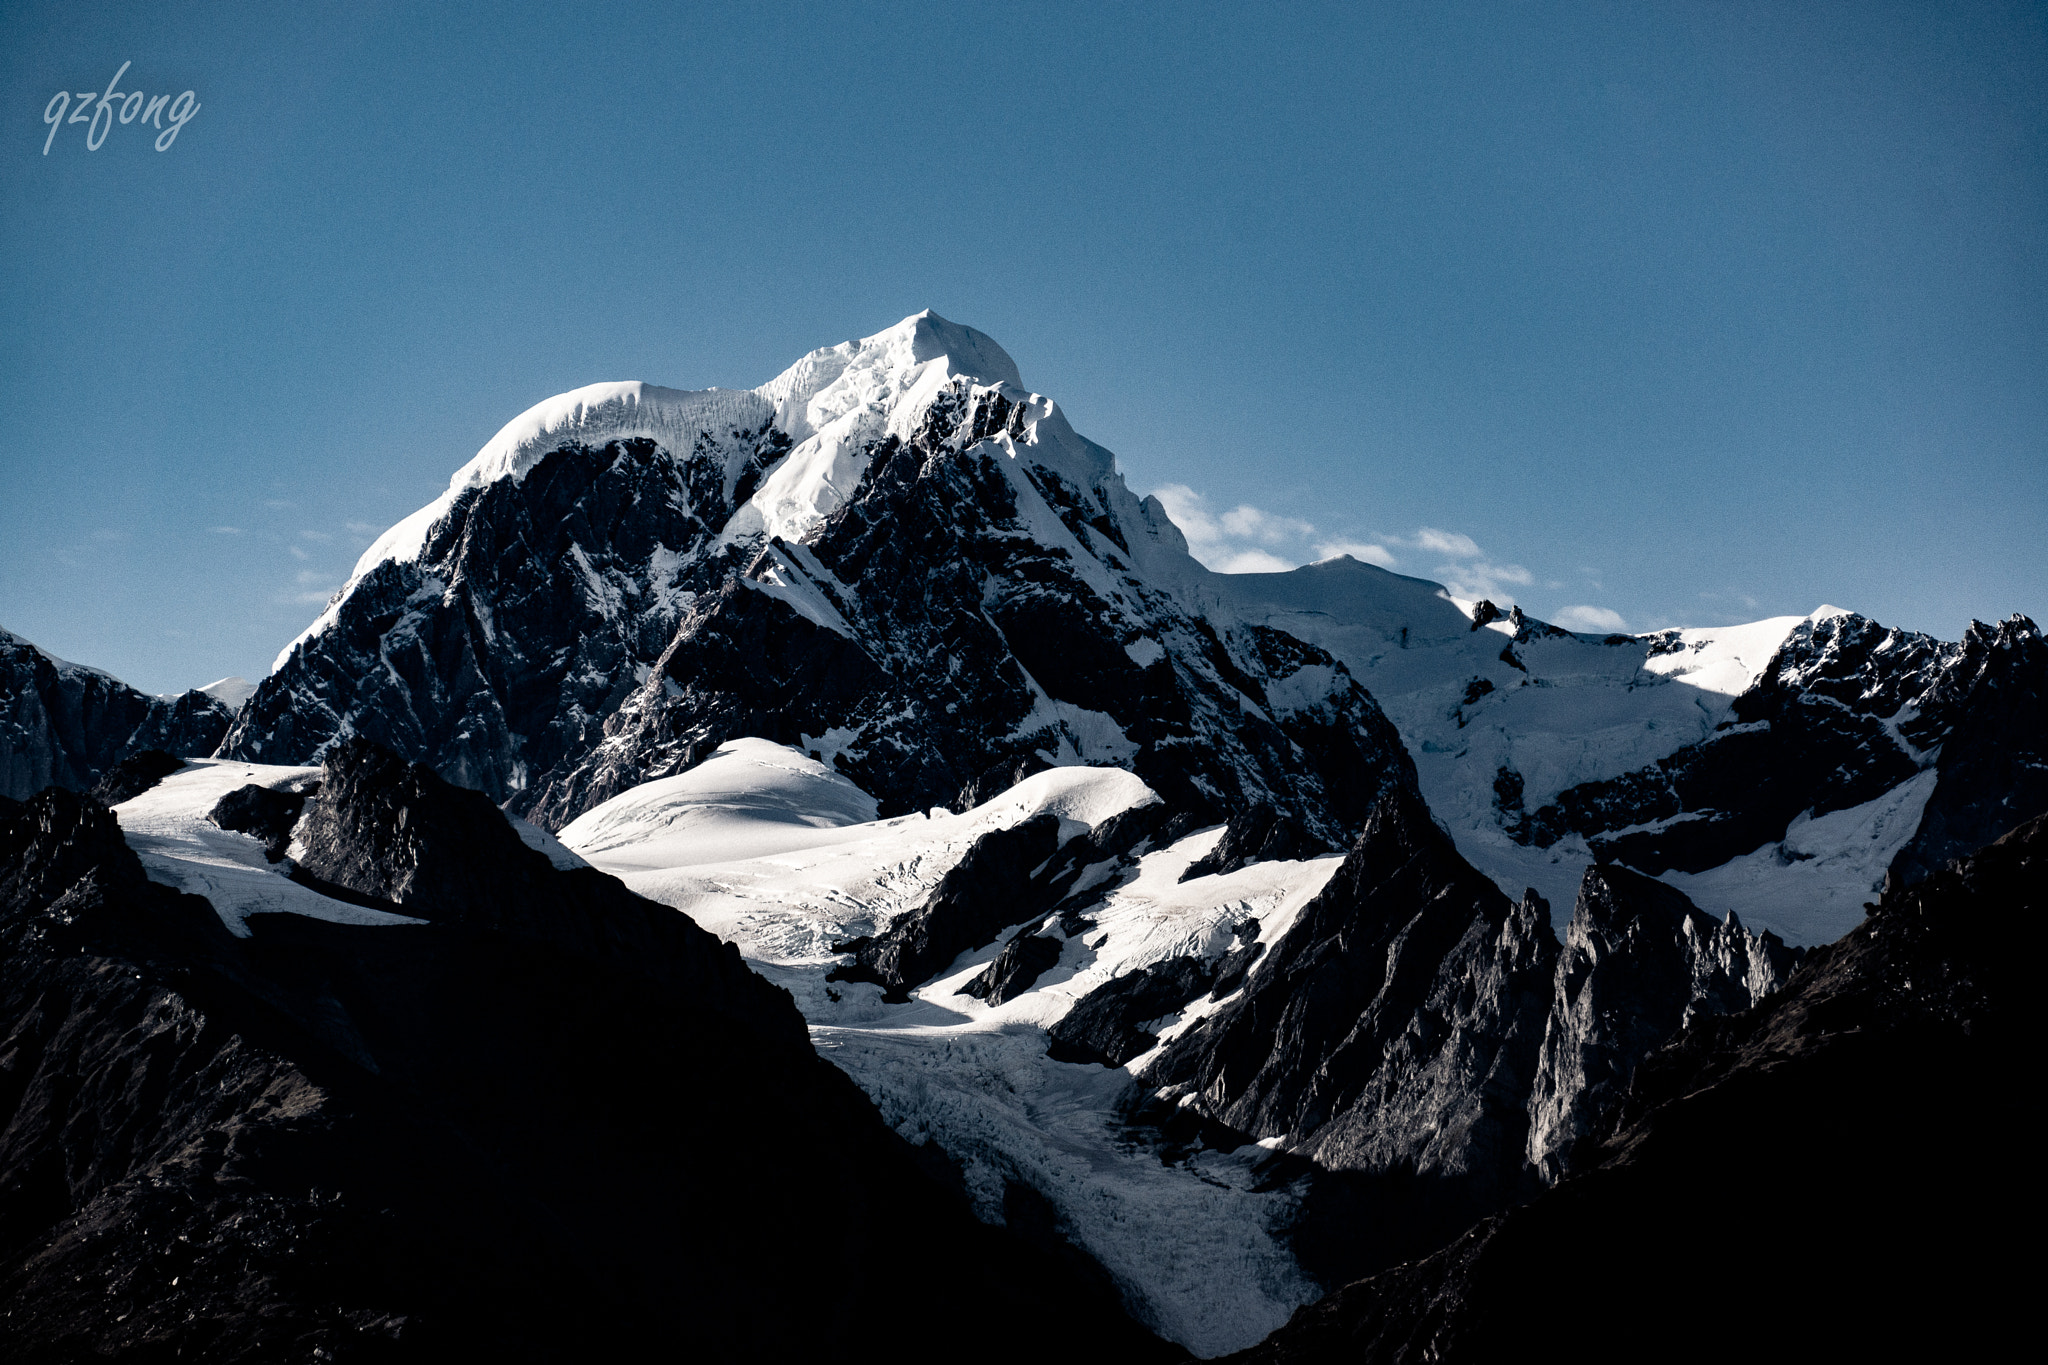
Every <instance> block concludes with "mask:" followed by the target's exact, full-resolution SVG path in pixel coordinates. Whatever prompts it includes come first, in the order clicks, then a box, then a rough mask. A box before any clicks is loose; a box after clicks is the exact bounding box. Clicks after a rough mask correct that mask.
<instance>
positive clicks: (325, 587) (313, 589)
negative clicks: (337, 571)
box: [282, 545, 341, 605]
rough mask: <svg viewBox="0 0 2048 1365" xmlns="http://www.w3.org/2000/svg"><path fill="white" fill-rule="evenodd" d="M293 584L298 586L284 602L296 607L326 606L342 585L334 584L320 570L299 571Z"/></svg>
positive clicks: (285, 597)
mask: <svg viewBox="0 0 2048 1365" xmlns="http://www.w3.org/2000/svg"><path fill="white" fill-rule="evenodd" d="M292 549H293V550H297V549H298V546H296V545H294V546H293V547H292ZM293 582H294V584H295V585H296V586H295V588H294V589H293V590H292V591H291V592H288V593H286V594H285V595H284V597H283V599H282V600H283V601H286V602H290V603H293V604H295V605H311V604H313V603H320V604H323V605H324V604H325V603H326V602H327V600H328V599H329V598H331V597H333V596H334V594H335V593H336V592H338V591H340V588H341V585H340V584H338V583H336V582H334V580H333V578H332V577H331V576H330V575H328V574H325V573H322V572H321V571H320V570H318V569H301V570H299V572H298V574H297V576H296V577H295V578H294V579H293Z"/></svg>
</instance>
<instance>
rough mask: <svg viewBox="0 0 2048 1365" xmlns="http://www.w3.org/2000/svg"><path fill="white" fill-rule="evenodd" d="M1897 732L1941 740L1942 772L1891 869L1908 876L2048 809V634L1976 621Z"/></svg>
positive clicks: (2017, 622)
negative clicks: (2046, 636)
mask: <svg viewBox="0 0 2048 1365" xmlns="http://www.w3.org/2000/svg"><path fill="white" fill-rule="evenodd" d="M1915 705H1916V707H1917V709H1918V710H1919V715H1918V716H1917V717H1914V718H1912V719H1910V720H1908V721H1906V722H1904V723H1903V724H1901V725H1900V727H1899V729H1900V731H1901V732H1902V733H1903V734H1905V735H1906V736H1907V737H1908V738H1909V739H1911V740H1912V741H1913V742H1914V743H1916V744H1918V745H1920V746H1921V747H1922V748H1923V749H1931V748H1933V747H1934V746H1935V745H1937V744H1938V745H1940V749H1941V756H1940V757H1939V758H1938V759H1937V760H1936V761H1935V765H1934V766H1935V769H1936V771H1937V772H1938V773H1939V774H1940V776H1939V778H1937V780H1936V782H1935V786H1934V794H1933V795H1932V796H1930V797H1929V798H1928V800H1927V808H1926V810H1925V811H1924V812H1923V813H1922V815H1921V817H1920V828H1919V830H1918V831H1917V832H1916V833H1915V834H1914V836H1913V840H1912V842H1911V843H1909V844H1907V845H1906V847H1904V848H1903V849H1901V850H1899V856H1898V857H1896V858H1894V859H1893V860H1892V866H1891V875H1892V876H1893V878H1895V879H1896V880H1898V881H1900V882H1905V883H1910V882H1916V881H1919V880H1920V879H1921V878H1923V877H1926V876H1929V875H1931V874H1932V873H1933V872H1934V871H1935V870H1936V869H1938V868H1940V867H1941V866H1942V865H1943V864H1945V863H1947V862H1949V861H1950V860H1951V859H1954V858H1960V857H1963V856H1965V855H1966V854H1969V853H1973V852H1975V851H1976V850H1977V849H1979V848H1982V847H1983V846H1984V845H1985V844H1987V843H1990V842H1991V841H1992V840H1994V839H1996V838H1998V837H1999V836H2000V835H2002V834H2004V833H2005V832H2006V831H2007V830H2010V829H2012V828H2014V827H2015V826H2016V825H2018V824H2019V823H2020V822H2021V821H2023V820H2027V819H2030V818H2032V817H2033V816H2035V815H2038V814H2040V813H2042V812H2043V811H2048V641H2043V640H2042V638H2041V632H2040V631H2039V630H2038V629H2037V628H2036V627H2035V625H2034V623H2033V622H2032V621H2029V620H2028V619H2027V618H2026V617H2024V616H2019V615H2014V616H2011V617H2009V618H2007V619H2006V620H2003V621H2000V622H1999V623H1998V624H1997V625H1996V626H1986V625H1983V624H1981V623H1979V622H1976V621H1972V622H1971V623H1970V628H1969V630H1968V631H1967V632H1965V634H1964V635H1963V642H1962V648H1961V651H1960V653H1959V655H1958V657H1957V658H1956V659H1955V661H1954V662H1953V663H1952V664H1950V665H1949V667H1948V668H1946V669H1945V670H1943V672H1942V674H1941V676H1940V677H1939V678H1938V679H1936V680H1935V683H1934V685H1933V686H1932V687H1930V688H1929V689H1928V690H1927V692H1926V693H1925V694H1923V695H1922V696H1921V697H1920V698H1919V700H1918V701H1917V702H1916V703H1915Z"/></svg>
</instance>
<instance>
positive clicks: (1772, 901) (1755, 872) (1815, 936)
mask: <svg viewBox="0 0 2048 1365" xmlns="http://www.w3.org/2000/svg"><path fill="white" fill-rule="evenodd" d="M1939 778H1940V774H1938V773H1937V772H1936V771H1935V770H1934V769H1932V768H1928V769H1925V770H1924V771H1922V772H1920V773H1917V774H1915V775H1914V776H1912V777H1909V778H1907V779H1906V780H1905V781H1904V782H1901V783H1900V784H1899V785H1898V786H1896V787H1893V788H1892V789H1891V790H1890V791H1888V792H1886V793H1885V794H1884V795H1882V796H1880V797H1878V798H1876V799H1875V800H1872V801H1866V802H1864V803H1863V804H1862V805H1860V806H1852V807H1850V808H1849V809H1847V810H1838V811H1830V812H1829V813H1828V814H1826V815H1823V816H1820V817H1819V818H1815V817H1814V814H1813V812H1812V811H1807V812H1805V813H1804V814H1802V815H1800V816H1799V817H1798V818H1797V819H1795V820H1794V821H1793V822H1792V823H1791V825H1790V826H1789V827H1788V828H1787V829H1786V831H1785V837H1784V838H1783V839H1782V840H1780V841H1779V842H1777V843H1774V844H1766V845H1765V846H1764V847H1762V848H1760V849H1757V850H1756V851H1755V852H1753V853H1749V854H1745V855H1744V856H1742V857H1740V858H1731V859H1730V860H1729V861H1727V862H1725V863H1723V864H1721V866H1719V867H1715V868H1709V869H1708V870H1707V871H1705V872H1696V873H1687V872H1666V873H1665V874H1664V875H1663V876H1662V877H1661V878H1659V880H1661V881H1663V882H1666V883H1668V884H1669V885H1672V886H1675V887H1677V888H1678V889H1679V890H1680V891H1683V892H1684V893H1685V894H1686V895H1687V896H1690V897H1691V898H1692V901H1693V903H1694V904H1695V905H1697V906H1699V907H1700V908H1701V909H1702V910H1706V911H1708V912H1710V913H1712V914H1715V915H1720V916H1726V915H1727V913H1728V912H1729V911H1730V910H1734V911H1736V912H1738V913H1739V914H1740V915H1741V916H1742V922H1743V923H1744V924H1747V925H1748V926H1749V927H1750V928H1751V929H1752V930H1756V929H1769V930H1771V931H1773V932H1774V933H1776V934H1777V935H1778V936H1779V937H1780V938H1782V939H1784V940H1785V941H1786V942H1787V943H1792V944H1820V943H1832V942H1834V941H1835V940H1836V939H1838V938H1840V937H1841V936H1842V935H1843V934H1846V933H1848V932H1849V931H1850V930H1851V929H1854V928H1855V927H1856V926H1857V925H1858V924H1859V923H1861V922H1862V920H1863V915H1864V910H1863V906H1864V903H1865V902H1867V901H1874V900H1876V899H1877V896H1878V893H1879V892H1880V891H1881V890H1882V889H1883V887H1884V874H1885V870H1886V869H1887V868H1889V867H1890V866H1891V863H1892V859H1893V858H1895V857H1897V856H1898V853H1899V850H1900V849H1902V848H1904V847H1905V846H1906V843H1907V841H1908V840H1910V839H1911V838H1912V837H1913V832H1914V831H1915V830H1917V829H1918V828H1920V816H1921V814H1922V813H1923V812H1924V811H1925V810H1926V808H1927V798H1928V797H1930V796H1931V795H1933V794H1934V787H1935V783H1936V782H1937V781H1938V780H1939Z"/></svg>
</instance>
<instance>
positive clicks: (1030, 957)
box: [960, 932, 1061, 1005]
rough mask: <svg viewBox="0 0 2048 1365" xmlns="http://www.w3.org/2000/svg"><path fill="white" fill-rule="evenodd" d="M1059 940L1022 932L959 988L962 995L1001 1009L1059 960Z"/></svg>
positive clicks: (1028, 988)
mask: <svg viewBox="0 0 2048 1365" xmlns="http://www.w3.org/2000/svg"><path fill="white" fill-rule="evenodd" d="M1060 951H1061V943H1060V940H1059V939H1056V938H1052V937H1050V936H1048V935H1045V934H1040V933H1034V932H1019V933H1018V934H1017V935H1016V936H1015V937H1013V938H1011V940H1010V941H1009V942H1008V943H1006V944H1004V945H1003V951H1002V952H1000V953H998V954H996V960H995V961H993V962H991V963H989V964H988V966H987V967H986V968H984V969H983V970H982V972H981V974H980V975H979V976H977V977H975V978H974V979H973V980H972V981H970V982H968V983H967V984H966V985H964V986H962V987H961V988H960V994H962V995H971V996H973V997H975V998H976V999H977V1000H986V1001H988V1003H989V1004H991V1005H1000V1004H1002V1003H1003V1002H1004V1001H1006V1000H1014V999H1016V998H1017V997H1018V996H1020V995H1022V994H1024V992H1026V991H1028V990H1030V989H1031V987H1032V985H1033V984H1034V983H1035V982H1037V980H1038V978H1039V977H1041V976H1043V975H1045V973H1046V972H1047V971H1048V970H1050V969H1051V968H1052V966H1053V964H1054V963H1056V962H1058V961H1059V960H1060Z"/></svg>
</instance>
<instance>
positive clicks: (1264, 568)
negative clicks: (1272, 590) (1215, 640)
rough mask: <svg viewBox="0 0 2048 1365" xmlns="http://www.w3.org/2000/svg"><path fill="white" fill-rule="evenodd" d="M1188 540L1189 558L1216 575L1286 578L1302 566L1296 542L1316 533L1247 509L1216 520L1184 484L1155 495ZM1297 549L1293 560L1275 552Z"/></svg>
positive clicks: (1292, 519)
mask: <svg viewBox="0 0 2048 1365" xmlns="http://www.w3.org/2000/svg"><path fill="white" fill-rule="evenodd" d="M1152 496H1153V497H1155V498H1158V499H1159V501H1160V503H1161V505H1162V506H1164V507H1165V508H1166V514H1167V515H1168V516H1170V517H1172V518H1173V524H1174V525H1176V526H1178V527H1180V529H1181V534H1183V535H1185V536H1186V537H1187V538H1188V553H1189V554H1192V555H1193V556H1194V557H1195V558H1196V559H1198V560H1200V561H1201V562H1202V563H1203V564H1205V565H1207V566H1208V567H1209V568H1211V569H1214V570H1215V571H1216V572H1217V573H1285V572H1286V571H1287V570H1289V569H1292V568H1294V567H1295V566H1296V565H1298V564H1300V563H1301V562H1302V559H1303V556H1302V555H1301V554H1299V553H1298V551H1299V545H1298V542H1300V541H1302V540H1304V539H1306V538H1307V537H1309V536H1312V535H1314V534H1315V530H1316V528H1315V527H1314V526H1313V525H1311V524H1310V523H1308V522H1305V521H1303V520H1301V519H1300V518H1298V517H1286V516H1280V515H1278V514H1277V513H1273V512H1268V511H1265V510H1263V509H1261V508H1257V507H1253V506H1251V505H1250V504H1249V503H1240V504H1238V505H1237V506H1236V507H1233V508H1231V509H1230V510H1229V511H1228V512H1224V513H1222V514H1221V515H1218V514H1216V513H1214V512H1211V511H1210V510H1209V505H1208V500H1207V499H1206V498H1204V497H1203V496H1202V495H1201V494H1200V493H1197V492H1196V491H1195V490H1194V489H1192V488H1190V487H1188V486H1187V485H1186V484H1184V483H1169V484H1166V485H1164V486H1163V487H1160V488H1156V489H1154V490H1153V491H1152ZM1276 549H1277V550H1287V549H1293V550H1295V551H1296V553H1295V554H1294V557H1292V558H1282V557H1281V556H1280V555H1278V554H1275V553H1273V551H1274V550H1276Z"/></svg>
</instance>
